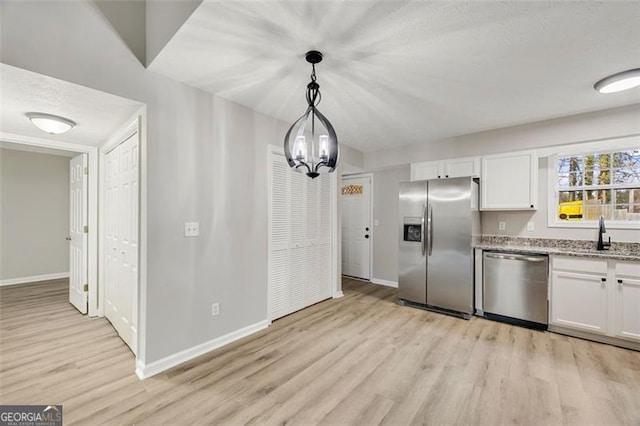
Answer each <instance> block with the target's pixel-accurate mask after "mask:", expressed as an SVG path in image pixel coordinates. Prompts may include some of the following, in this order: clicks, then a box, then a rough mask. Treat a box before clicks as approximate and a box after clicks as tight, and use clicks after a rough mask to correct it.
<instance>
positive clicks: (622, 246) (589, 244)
mask: <svg viewBox="0 0 640 426" xmlns="http://www.w3.org/2000/svg"><path fill="white" fill-rule="evenodd" d="M482 244H483V245H491V246H494V245H495V246H514V247H547V248H564V249H571V250H595V248H596V244H597V242H596V241H590V240H566V239H557V238H529V237H511V236H504V235H483V236H482ZM609 251H610V252H612V253H619V254H630V255H634V256H640V243H624V242H611V248H610V249H609Z"/></svg>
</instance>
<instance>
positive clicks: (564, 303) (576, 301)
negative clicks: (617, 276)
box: [551, 271, 607, 334]
mask: <svg viewBox="0 0 640 426" xmlns="http://www.w3.org/2000/svg"><path fill="white" fill-rule="evenodd" d="M603 279H606V278H603V277H601V276H598V275H588V274H576V273H573V272H564V271H554V272H553V273H552V275H551V280H552V283H553V285H552V290H551V315H552V318H551V322H552V323H553V324H557V325H562V326H565V327H572V328H577V329H580V330H586V331H591V332H593V333H601V334H606V333H607V284H606V282H604V281H602V280H603Z"/></svg>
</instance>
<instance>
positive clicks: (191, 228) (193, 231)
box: [184, 222, 200, 237]
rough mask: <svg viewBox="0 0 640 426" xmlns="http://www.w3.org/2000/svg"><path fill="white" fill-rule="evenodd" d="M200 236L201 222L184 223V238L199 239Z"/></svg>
mask: <svg viewBox="0 0 640 426" xmlns="http://www.w3.org/2000/svg"><path fill="white" fill-rule="evenodd" d="M198 235H200V223H199V222H185V223H184V236H185V237H197V236H198Z"/></svg>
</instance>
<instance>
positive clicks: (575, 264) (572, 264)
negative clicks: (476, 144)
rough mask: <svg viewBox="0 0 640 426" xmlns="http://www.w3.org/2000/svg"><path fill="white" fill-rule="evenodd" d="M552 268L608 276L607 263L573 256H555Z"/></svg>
mask: <svg viewBox="0 0 640 426" xmlns="http://www.w3.org/2000/svg"><path fill="white" fill-rule="evenodd" d="M552 268H553V269H554V270H558V269H562V270H565V271H576V272H588V273H593V274H602V275H607V261H606V260H596V259H584V258H579V257H571V256H553V258H552Z"/></svg>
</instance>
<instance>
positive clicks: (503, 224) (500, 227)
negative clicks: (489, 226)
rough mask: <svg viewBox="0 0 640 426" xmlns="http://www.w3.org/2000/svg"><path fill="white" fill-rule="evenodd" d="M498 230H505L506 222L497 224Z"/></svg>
mask: <svg viewBox="0 0 640 426" xmlns="http://www.w3.org/2000/svg"><path fill="white" fill-rule="evenodd" d="M498 229H499V230H500V231H504V230H505V229H507V222H502V221H501V222H498Z"/></svg>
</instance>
